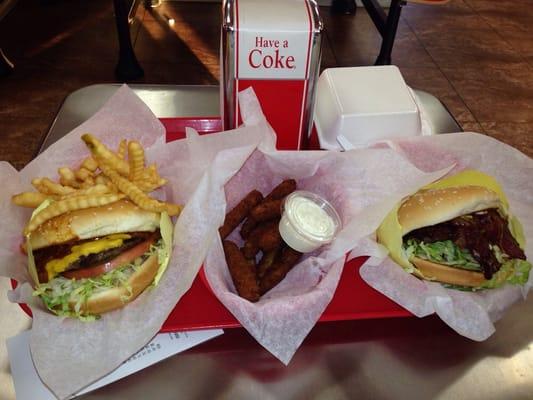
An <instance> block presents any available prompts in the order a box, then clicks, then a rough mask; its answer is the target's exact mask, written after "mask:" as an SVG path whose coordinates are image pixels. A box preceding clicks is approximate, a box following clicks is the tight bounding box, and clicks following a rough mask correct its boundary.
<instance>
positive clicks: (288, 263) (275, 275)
mask: <svg viewBox="0 0 533 400" xmlns="http://www.w3.org/2000/svg"><path fill="white" fill-rule="evenodd" d="M301 255H302V253H300V252H298V251H296V250H293V249H291V248H290V247H289V246H286V247H284V248H283V250H281V255H280V256H279V257H278V259H276V260H275V261H274V263H273V264H272V265H271V266H270V268H269V269H268V270H267V271H266V272H265V275H264V276H263V278H262V279H261V281H260V282H259V290H260V293H261V296H262V295H263V294H265V293H266V292H268V291H269V290H270V289H272V288H273V287H274V286H276V285H277V284H278V283H280V282H281V281H282V280H283V278H285V275H287V273H288V272H289V271H290V270H291V269H292V268H293V267H294V266H295V265H296V264H297V263H298V260H299V259H300V257H301Z"/></svg>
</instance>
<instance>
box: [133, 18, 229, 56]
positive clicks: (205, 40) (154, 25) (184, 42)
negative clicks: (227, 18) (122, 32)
mask: <svg viewBox="0 0 533 400" xmlns="http://www.w3.org/2000/svg"><path fill="white" fill-rule="evenodd" d="M210 29H211V31H209V29H204V30H202V31H200V30H196V29H194V28H192V27H191V26H190V25H188V24H176V25H174V26H170V25H168V23H165V22H164V21H163V20H162V21H148V22H143V24H142V27H141V29H140V31H139V35H138V38H137V41H136V43H135V53H136V55H137V58H138V59H139V61H141V62H166V63H175V64H177V63H184V64H190V63H198V65H202V64H218V62H219V46H220V45H219V39H218V34H219V30H218V29H215V28H210Z"/></svg>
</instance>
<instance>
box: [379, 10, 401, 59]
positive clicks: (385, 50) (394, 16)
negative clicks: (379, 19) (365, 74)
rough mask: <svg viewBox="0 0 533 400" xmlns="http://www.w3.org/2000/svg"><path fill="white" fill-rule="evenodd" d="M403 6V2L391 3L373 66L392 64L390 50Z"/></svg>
mask: <svg viewBox="0 0 533 400" xmlns="http://www.w3.org/2000/svg"><path fill="white" fill-rule="evenodd" d="M404 5H405V1H404V0H392V1H391V4H390V8H389V14H388V15H387V20H386V23H385V29H384V32H383V35H382V36H383V41H382V42H381V49H380V51H379V55H378V58H377V59H376V62H375V65H390V64H391V62H392V56H391V55H392V48H393V46H394V39H395V38H396V31H397V30H398V22H399V21H400V14H401V12H402V7H403V6H404Z"/></svg>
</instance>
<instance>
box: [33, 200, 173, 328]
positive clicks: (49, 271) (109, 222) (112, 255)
mask: <svg viewBox="0 0 533 400" xmlns="http://www.w3.org/2000/svg"><path fill="white" fill-rule="evenodd" d="M171 235H172V223H171V221H170V218H169V217H168V215H167V214H166V213H158V212H152V211H146V210H143V209H141V208H139V207H138V206H136V205H135V204H133V203H132V202H130V201H128V200H120V201H117V202H115V203H111V204H108V205H105V206H100V207H92V208H86V209H81V210H75V211H70V212H67V213H64V214H61V215H59V216H57V217H55V218H52V219H49V220H47V221H46V222H44V223H42V224H41V225H39V226H38V227H37V228H36V229H35V230H34V231H33V232H31V234H30V235H29V236H28V237H27V240H26V245H25V251H26V252H27V253H28V256H29V257H28V259H29V263H28V265H29V271H30V275H31V277H32V279H33V280H34V282H35V287H36V290H35V292H34V294H35V295H38V296H39V297H41V299H42V300H43V301H44V303H45V305H46V307H47V308H48V309H50V310H51V311H52V312H54V313H56V314H58V315H62V316H76V317H79V318H92V317H93V316H95V315H98V314H101V313H104V312H107V311H111V310H114V309H117V308H120V307H123V306H124V305H126V304H127V303H128V302H130V301H132V300H133V299H135V298H136V297H137V296H138V295H139V294H140V293H141V292H142V291H143V290H145V289H146V288H147V287H149V286H150V285H152V284H157V282H158V280H159V278H160V277H161V275H162V273H163V272H164V270H165V268H166V266H167V264H168V261H169V258H170V249H171V242H172V238H171Z"/></svg>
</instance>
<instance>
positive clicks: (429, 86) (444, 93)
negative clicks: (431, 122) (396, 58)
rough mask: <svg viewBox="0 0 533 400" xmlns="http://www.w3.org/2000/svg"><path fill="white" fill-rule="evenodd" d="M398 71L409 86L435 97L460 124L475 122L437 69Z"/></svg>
mask: <svg viewBox="0 0 533 400" xmlns="http://www.w3.org/2000/svg"><path fill="white" fill-rule="evenodd" d="M400 71H401V72H402V75H403V77H404V79H405V81H406V83H407V84H408V85H409V86H411V87H412V88H413V89H420V90H423V91H425V92H428V93H430V94H432V95H434V96H436V97H437V98H438V99H439V100H440V101H441V102H443V103H444V105H445V106H446V108H447V109H448V110H449V111H450V112H451V114H452V115H453V116H454V118H455V119H456V120H457V121H458V122H459V123H460V124H461V123H465V122H476V118H475V117H474V115H473V114H472V112H471V111H470V110H469V109H468V107H467V105H466V104H465V103H464V101H463V100H462V99H461V97H460V96H459V94H458V93H457V92H456V91H455V89H454V88H453V87H452V85H451V84H450V82H449V81H448V79H446V77H445V76H444V74H443V73H442V72H441V71H440V70H439V69H438V68H409V67H402V68H400Z"/></svg>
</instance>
